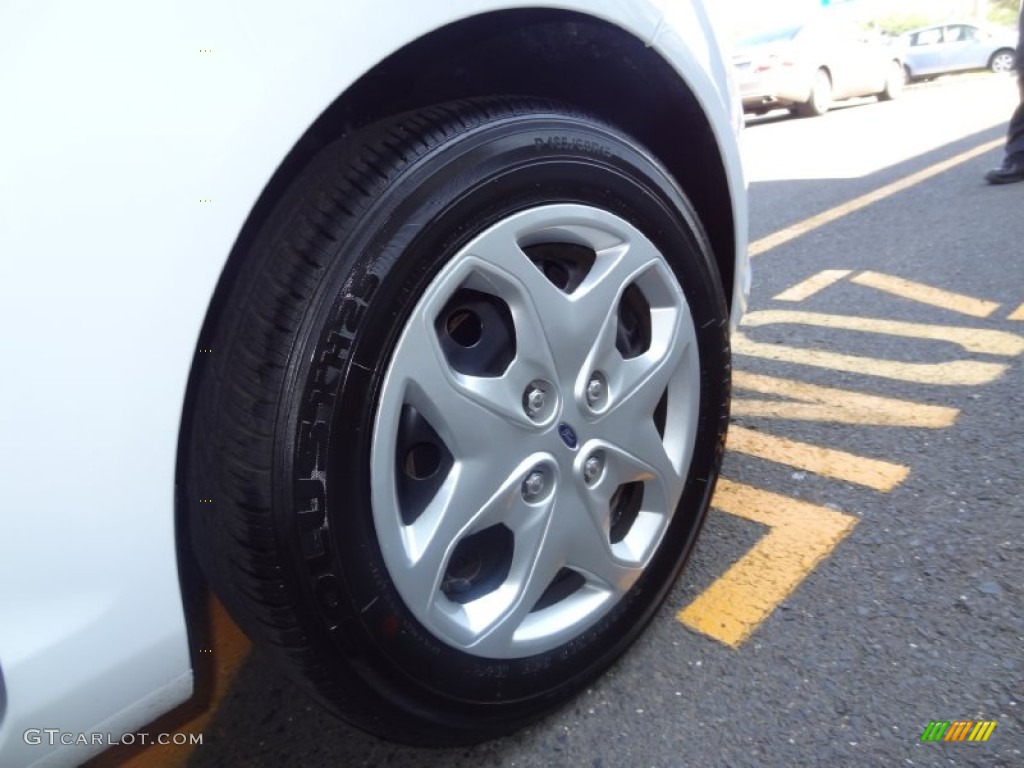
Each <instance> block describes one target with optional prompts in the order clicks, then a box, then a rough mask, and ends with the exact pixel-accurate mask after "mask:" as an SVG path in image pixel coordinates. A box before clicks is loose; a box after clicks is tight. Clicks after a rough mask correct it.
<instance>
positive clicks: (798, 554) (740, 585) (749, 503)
mask: <svg viewBox="0 0 1024 768" xmlns="http://www.w3.org/2000/svg"><path fill="white" fill-rule="evenodd" d="M712 504H713V505H714V506H715V507H716V508H717V509H719V510H721V511H723V512H728V513H729V514H732V515H737V516H739V517H742V518H745V519H747V520H752V521H754V522H756V523H761V524H762V525H767V526H769V527H770V528H771V530H770V531H769V532H768V533H767V534H766V535H765V536H763V537H762V538H761V540H760V541H758V542H757V544H755V545H754V547H753V548H752V549H751V550H750V551H749V552H747V553H746V554H745V555H744V556H743V557H742V558H740V559H739V560H738V561H736V562H735V563H733V565H732V566H731V567H730V568H729V569H728V570H727V571H726V572H725V573H724V574H722V576H720V577H719V578H718V579H717V580H716V581H715V582H714V583H713V584H711V586H710V587H708V588H707V589H706V590H704V591H703V592H702V593H701V594H700V595H698V596H697V598H696V599H695V600H694V601H693V602H692V603H690V604H689V605H688V606H686V607H685V608H684V609H683V610H681V611H680V612H679V613H678V614H676V618H677V619H678V620H679V621H680V622H682V623H683V624H684V625H686V626H687V627H689V628H690V629H693V630H696V631H698V632H701V633H703V634H705V635H708V636H710V637H713V638H715V639H716V640H719V641H721V642H723V643H725V644H726V645H729V646H731V647H733V648H738V647H739V646H740V645H741V644H742V643H743V641H745V640H746V639H747V638H748V637H749V636H750V634H751V633H752V632H753V631H754V630H755V629H756V628H757V627H758V625H760V624H761V622H763V621H764V620H765V619H766V618H768V616H770V615H771V613H772V611H774V610H775V608H776V607H777V606H778V605H779V603H781V602H782V601H783V600H785V599H786V598H787V597H788V596H789V595H790V594H791V593H792V592H793V590H794V589H796V588H797V586H798V585H799V584H800V582H801V581H803V580H804V578H805V577H806V576H807V574H808V573H810V572H811V570H813V569H814V567H815V566H816V565H817V564H818V563H819V562H821V560H822V559H824V558H825V557H827V556H828V554H829V553H830V552H831V551H832V550H833V549H835V547H836V545H838V544H839V542H840V541H842V540H843V538H844V537H845V536H846V535H847V534H848V533H849V532H850V531H851V530H852V529H853V527H854V526H855V525H856V524H857V519H856V518H854V517H851V516H850V515H845V514H842V513H841V512H836V511H834V510H831V509H828V508H827V507H820V506H818V505H817V504H811V503H809V502H806V501H797V500H796V499H790V498H788V497H786V496H781V495H779V494H776V493H769V492H768V491H762V490H760V489H758V488H752V487H751V486H749V485H742V484H740V483H734V482H732V481H730V480H727V479H725V478H720V479H719V481H718V487H717V489H716V491H715V497H714V499H713V500H712Z"/></svg>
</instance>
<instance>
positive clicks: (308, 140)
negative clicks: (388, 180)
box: [177, 9, 735, 559]
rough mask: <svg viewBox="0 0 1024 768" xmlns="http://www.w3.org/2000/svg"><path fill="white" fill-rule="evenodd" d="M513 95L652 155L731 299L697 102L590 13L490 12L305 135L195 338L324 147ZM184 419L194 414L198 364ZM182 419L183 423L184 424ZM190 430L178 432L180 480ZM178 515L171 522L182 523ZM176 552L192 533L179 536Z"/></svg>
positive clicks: (724, 231) (722, 226)
mask: <svg viewBox="0 0 1024 768" xmlns="http://www.w3.org/2000/svg"><path fill="white" fill-rule="evenodd" d="M493 94H510V95H518V96H534V97H541V98H550V99H556V100H559V101H563V102H566V103H569V104H571V105H575V106H577V107H579V108H581V109H584V110H586V111H589V112H591V113H594V114H595V115H597V116H598V117H601V118H602V119H604V120H606V121H607V122H609V123H612V124H616V125H618V126H619V127H621V128H622V129H623V130H625V131H627V132H629V133H630V134H632V135H633V136H634V137H635V138H636V139H638V140H639V141H641V142H642V143H643V144H644V145H645V146H646V147H648V148H649V149H650V150H651V151H652V152H653V153H654V154H655V155H656V156H657V157H658V158H659V159H660V160H661V162H662V163H663V164H664V165H665V166H666V167H667V168H668V170H669V171H670V172H671V173H672V175H673V176H674V177H675V179H676V181H677V182H678V183H679V184H680V186H681V187H682V188H683V189H684V190H685V192H686V194H687V196H688V197H689V199H690V201H691V202H692V203H693V205H694V208H695V209H696V211H697V214H698V216H699V217H700V219H701V223H702V224H703V226H704V229H705V232H706V233H707V235H708V239H709V241H710V244H711V248H712V252H713V254H714V257H715V260H716V262H717V265H718V269H719V273H720V275H721V278H722V284H723V286H725V288H726V290H725V294H726V300H727V301H728V302H730V304H731V301H732V291H731V286H732V283H733V275H734V257H735V240H734V228H733V227H734V225H733V213H732V200H731V198H730V195H729V188H728V183H727V180H726V174H725V170H724V165H723V163H722V159H721V156H720V154H719V151H718V146H717V143H716V142H715V139H714V135H713V133H712V130H711V126H710V125H709V123H708V122H707V119H706V118H705V116H704V113H703V110H702V109H701V107H700V105H699V103H698V101H697V99H696V97H695V96H694V95H693V93H692V92H691V91H690V90H689V88H687V86H686V85H685V84H684V83H683V82H682V81H681V80H680V78H679V76H678V74H677V73H675V71H674V70H673V69H672V68H671V66H670V65H669V64H668V63H667V62H666V61H665V60H664V59H663V58H661V57H660V56H659V55H658V54H657V53H655V52H654V51H653V50H652V49H651V48H649V47H648V46H646V45H645V44H644V42H643V41H642V40H639V39H638V38H636V37H634V36H633V35H631V34H629V33H628V32H625V31H624V30H622V29H621V28H619V27H616V26H614V25H611V24H609V23H607V22H603V21H601V20H599V19H595V18H593V17H590V16H586V15H582V14H577V13H570V12H565V11H553V10H536V9H531V10H509V11H497V12H493V13H488V14H484V15H481V16H475V17H471V18H469V19H465V20H462V21H459V22H456V23H454V24H451V25H448V26H446V27H443V28H441V29H438V30H436V31H434V32H432V33H431V34H429V35H427V36H425V37H423V38H420V39H418V40H416V41H414V42H412V43H410V44H409V45H407V46H406V47H405V48H403V49H401V50H399V51H398V52H396V53H394V54H392V55H391V56H389V57H388V58H387V59H385V60H384V61H382V62H380V64H378V65H377V66H376V67H374V68H373V69H371V70H370V71H368V72H367V73H366V74H365V75H363V76H362V77H361V78H360V79H359V80H357V81H356V82H355V83H354V84H353V85H352V86H351V87H350V88H349V89H347V90H346V91H345V92H344V93H342V94H341V95H340V96H339V97H338V98H337V99H336V100H335V101H334V102H333V103H332V104H331V105H330V106H329V107H328V108H327V109H326V110H325V111H324V112H323V114H321V115H320V117H318V118H317V120H316V121H315V122H314V123H313V124H312V125H311V126H310V127H309V128H308V129H307V130H306V132H305V133H304V134H303V136H302V137H301V138H300V139H299V141H298V142H297V143H296V144H295V146H294V147H293V148H292V149H291V151H290V152H289V153H288V155H287V156H286V157H285V159H284V161H283V162H282V163H281V165H280V166H279V167H278V169H277V170H276V172H275V173H274V175H273V176H272V177H271V179H270V181H269V182H268V184H267V186H266V187H265V188H264V190H263V192H262V193H261V194H260V196H259V198H258V200H257V202H256V204H255V205H254V206H253V209H252V210H251V211H250V212H249V216H248V218H247V219H246V222H245V224H244V225H243V227H242V230H241V232H240V233H239V236H238V238H237V240H236V241H235V244H234V247H233V249H232V251H231V254H230V255H229V257H228V260H227V263H226V265H225V268H224V270H223V272H222V274H221V278H220V280H219V282H218V284H217V288H216V290H215V292H214V296H213V299H212V301H211V303H210V306H209V309H208V311H207V315H206V319H205V321H204V325H203V329H202V331H201V337H200V338H206V337H207V335H208V333H209V330H210V329H211V328H212V327H215V325H216V324H217V323H218V319H219V316H220V314H221V312H222V311H223V308H224V306H225V304H226V301H225V297H226V295H227V293H228V291H229V290H230V288H231V286H232V285H233V284H234V282H235V280H236V277H237V274H238V271H239V269H240V267H241V264H242V261H243V256H244V254H245V253H246V252H247V251H248V250H249V246H250V244H251V242H252V240H253V238H254V237H255V236H256V234H257V232H258V230H259V228H260V226H261V224H262V223H263V222H264V221H266V219H267V217H268V215H269V214H270V212H271V211H272V210H273V208H274V206H275V204H276V202H277V201H278V200H279V199H280V197H281V195H282V194H283V192H284V191H285V190H286V189H287V188H288V186H289V185H290V184H291V182H292V181H293V180H294V179H295V177H296V176H297V175H298V174H299V172H300V171H301V170H302V169H303V168H304V167H305V166H306V165H307V164H308V163H309V161H310V160H311V158H312V157H313V156H314V155H315V154H317V153H318V152H319V151H320V149H322V148H323V147H324V146H326V145H327V144H329V143H331V142H332V141H334V140H335V139H337V138H339V137H342V136H344V135H346V134H347V133H350V132H352V131H353V130H355V129H358V128H359V127H361V126H363V125H366V124H369V123H372V122H376V121H378V120H381V119H383V118H385V117H388V116H390V115H395V114H399V113H401V112H404V111H408V110H411V109H416V108H418V107H423V106H426V105H428V104H433V103H438V102H442V101H449V100H454V99H462V98H471V97H475V96H486V95H493ZM192 368H193V373H192V375H191V376H190V379H189V384H188V387H187V389H186V395H185V403H184V412H185V413H186V414H187V413H189V412H190V411H191V409H192V408H193V401H194V396H195V395H194V391H195V387H194V386H193V384H194V380H195V375H194V373H195V369H196V365H195V364H193V366H192ZM187 423H188V419H185V424H187ZM187 429H188V428H187V426H186V427H183V429H182V432H181V434H180V435H179V454H178V467H177V468H178V474H179V476H181V474H182V473H183V472H184V461H185V456H184V452H183V447H184V446H185V445H188V441H189V435H187V434H186V432H187ZM185 517H186V516H185V515H178V518H179V525H181V524H182V523H183V518H185ZM178 541H179V552H181V553H182V554H183V555H185V556H186V559H187V552H185V550H183V547H184V548H185V549H187V547H188V545H187V542H188V535H187V532H184V531H182V530H180V529H179V535H178Z"/></svg>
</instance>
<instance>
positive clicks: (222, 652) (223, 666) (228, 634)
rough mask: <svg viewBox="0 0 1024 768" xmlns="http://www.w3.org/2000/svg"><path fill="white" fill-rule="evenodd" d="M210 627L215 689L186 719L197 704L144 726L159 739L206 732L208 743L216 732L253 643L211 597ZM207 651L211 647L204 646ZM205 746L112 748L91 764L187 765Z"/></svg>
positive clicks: (128, 767)
mask: <svg viewBox="0 0 1024 768" xmlns="http://www.w3.org/2000/svg"><path fill="white" fill-rule="evenodd" d="M208 617H209V618H208V620H209V626H210V646H211V647H210V649H209V650H211V651H212V653H211V654H210V655H211V657H212V666H213V670H212V673H213V674H212V677H213V679H212V681H211V683H212V690H211V691H210V697H209V701H208V702H197V703H205V704H206V708H205V709H203V710H202V711H199V712H198V713H197V714H195V715H193V716H192V717H191V718H189V719H187V720H185V721H182V720H181V719H180V717H181V713H182V712H188V711H189V710H190V709H193V708H194V707H195V704H185V705H183V707H182V708H181V709H180V710H174V711H172V712H170V713H168V714H167V715H165V716H164V717H162V718H160V719H159V720H157V721H156V722H155V723H150V725H148V726H146V727H143V728H140V729H139V730H140V731H145V732H147V733H149V734H150V735H151V737H152V738H156V735H157V734H158V733H169V734H175V733H202V734H203V741H204V744H208V743H209V740H210V739H212V738H213V734H212V733H210V732H209V731H208V730H206V729H207V726H208V725H209V724H210V721H211V720H212V718H213V715H214V714H215V713H216V711H217V708H218V707H219V706H220V704H221V702H222V701H223V700H224V697H225V696H226V695H227V693H228V691H229V690H230V688H231V683H232V681H233V680H234V679H235V675H236V674H237V673H238V670H239V669H240V668H241V666H242V663H243V662H244V661H245V659H246V657H247V656H248V655H249V650H250V647H251V644H250V643H249V640H248V638H246V636H245V635H244V634H243V633H242V630H241V629H239V628H238V626H237V625H236V624H235V623H234V622H233V621H232V620H231V617H230V616H228V613H227V611H226V610H225V609H224V606H223V605H221V603H220V601H218V600H217V599H216V598H213V597H211V598H210V601H209V607H208ZM200 650H203V651H205V650H207V649H200ZM197 748H201V747H197V746H194V745H185V744H180V745H179V744H152V745H149V746H147V747H145V748H140V747H120V746H119V747H112V748H111V749H108V750H107V751H106V752H104V753H103V754H101V755H99V756H98V757H97V758H95V760H93V761H90V762H89V763H88V766H89V768H107V766H111V767H113V766H118V768H185V766H186V764H187V763H188V758H189V756H190V755H191V754H192V752H193V750H195V749H197Z"/></svg>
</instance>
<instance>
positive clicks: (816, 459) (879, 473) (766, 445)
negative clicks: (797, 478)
mask: <svg viewBox="0 0 1024 768" xmlns="http://www.w3.org/2000/svg"><path fill="white" fill-rule="evenodd" d="M727 447H728V448H729V449H730V450H733V451H738V452H739V453H745V454H747V455H748V456H755V457H757V458H759V459H766V460H768V461H774V462H775V463H777V464H785V465H786V466H789V467H794V468H796V469H803V470H806V471H808V472H813V473H814V474H816V475H821V476H823V477H831V478H833V479H835V480H845V481H847V482H850V483H856V484H857V485H863V486H865V487H867V488H873V489H875V490H876V491H884V492H889V491H891V490H892V489H893V488H895V487H896V486H897V485H899V484H900V483H902V482H903V481H904V480H905V479H906V478H907V475H908V474H910V468H909V467H905V466H903V465H902V464H892V463H890V462H888V461H879V460H877V459H869V458H866V457H864V456H858V455H856V454H853V453H847V452H845V451H838V450H835V449H832V448H822V447H821V446H818V445H811V444H810V443H802V442H799V441H797V440H788V439H786V438H782V437H776V436H775V435H769V434H765V433H764V432H757V431H755V430H753V429H746V428H745V427H740V426H736V425H735V424H733V425H732V426H730V427H729V439H728V444H727Z"/></svg>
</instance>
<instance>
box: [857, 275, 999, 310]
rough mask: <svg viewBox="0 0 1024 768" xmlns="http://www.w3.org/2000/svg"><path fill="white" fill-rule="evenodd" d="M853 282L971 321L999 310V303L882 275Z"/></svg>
mask: <svg viewBox="0 0 1024 768" xmlns="http://www.w3.org/2000/svg"><path fill="white" fill-rule="evenodd" d="M850 281H851V282H853V283H856V284H857V285H863V286H866V287H868V288H874V289H875V290H878V291H883V292H885V293H888V294H891V295H893V296H899V297H900V298H903V299H910V300H911V301H916V302H918V303H920V304H928V305H930V306H933V307H938V308H939V309H948V310H949V311H950V312H959V313H960V314H963V315H970V316H971V317H988V316H989V315H991V314H992V313H993V312H995V311H996V310H997V309H999V302H996V301H984V300H983V299H976V298H974V297H973V296H965V295H964V294H962V293H953V292H952V291H944V290H942V289H941V288H934V287H932V286H930V285H925V284H924V283H916V282H914V281H913V280H904V279H903V278H902V277H893V276H892V275H884V274H882V273H881V272H861V273H860V274H859V275H857V276H855V277H852V278H850Z"/></svg>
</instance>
